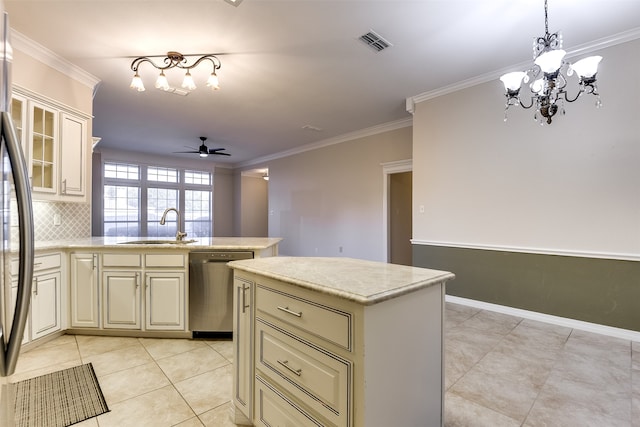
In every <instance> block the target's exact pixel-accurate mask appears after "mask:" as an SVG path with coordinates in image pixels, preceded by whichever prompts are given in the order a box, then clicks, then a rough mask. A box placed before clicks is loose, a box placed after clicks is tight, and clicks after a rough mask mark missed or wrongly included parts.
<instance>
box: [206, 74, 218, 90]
mask: <svg viewBox="0 0 640 427" xmlns="http://www.w3.org/2000/svg"><path fill="white" fill-rule="evenodd" d="M207 86H209V87H210V88H211V89H213V90H218V89H220V82H219V81H218V76H217V75H216V73H211V75H210V76H209V78H208V79H207Z"/></svg>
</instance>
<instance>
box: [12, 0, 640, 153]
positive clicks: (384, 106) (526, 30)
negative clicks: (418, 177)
mask: <svg viewBox="0 0 640 427" xmlns="http://www.w3.org/2000/svg"><path fill="white" fill-rule="evenodd" d="M4 3H5V8H6V10H7V12H9V17H10V24H11V26H12V28H14V29H15V30H17V31H18V32H20V33H22V34H24V35H25V36H27V37H28V38H30V39H32V40H34V41H36V42H38V43H40V44H42V45H43V46H45V47H47V48H49V49H50V50H52V51H54V52H56V53H57V54H59V55H60V56H62V57H63V58H65V59H67V60H69V61H70V62H72V63H74V64H76V65H78V66H79V67H81V68H83V69H85V70H86V71H88V72H89V73H91V74H93V75H95V76H96V77H98V78H99V79H100V80H101V81H102V82H101V83H100V85H99V87H98V89H97V92H96V95H95V102H94V115H95V119H94V125H93V129H94V135H95V136H99V137H101V138H102V140H101V142H100V146H103V147H111V148H115V149H123V150H128V151H132V150H133V151H138V152H153V153H156V154H160V155H176V156H183V157H184V156H190V155H187V154H180V155H178V154H172V152H174V151H182V150H184V149H185V146H191V147H197V146H198V145H199V142H200V141H199V139H198V137H199V136H206V137H208V138H209V139H208V141H207V143H208V145H209V147H210V148H218V147H225V148H226V149H227V152H229V153H230V154H231V157H222V156H210V157H209V159H207V160H205V161H212V160H210V159H211V158H212V157H213V158H214V159H213V161H215V162H217V163H221V164H222V163H225V164H229V165H242V164H251V163H252V160H254V159H259V158H262V157H265V156H270V155H274V154H276V153H280V152H283V151H287V150H295V149H298V148H300V147H303V146H305V145H308V144H311V143H316V142H319V141H323V140H327V139H330V138H336V137H339V136H341V135H344V134H348V133H350V132H355V131H358V130H362V129H366V128H369V127H372V126H376V125H381V124H385V123H389V122H394V121H398V120H403V119H408V118H410V115H409V113H407V111H406V108H405V100H406V98H407V97H411V96H414V95H419V94H421V93H424V92H430V91H434V90H437V89H438V88H442V87H445V86H449V85H453V84H455V83H457V82H460V81H464V80H467V79H472V78H474V77H476V76H480V75H487V74H488V73H493V72H497V71H499V70H506V69H508V68H509V67H514V64H521V63H523V62H526V61H529V60H531V52H532V50H531V43H532V40H533V38H534V37H536V36H540V35H543V34H544V8H543V5H544V2H543V0H422V1H402V0H395V1H376V0H374V1H359V0H342V1H329V0H289V1H271V0H244V1H243V2H242V3H241V4H240V5H239V6H238V7H234V6H232V5H230V4H228V3H226V2H224V1H223V0H173V1H158V0H154V1H145V0H128V1H120V0H110V1H107V0H67V1H57V0H40V1H36V0H14V1H10V0H7V1H5V2H4ZM638 28H640V1H638V0H550V1H549V30H550V31H551V32H554V31H558V30H562V32H563V35H564V41H565V49H568V50H571V49H574V48H577V47H580V46H583V45H586V44H589V43H592V42H593V41H595V40H599V39H603V38H607V37H610V36H612V35H614V34H621V33H625V32H626V33H629V32H631V33H634V34H635V33H636V32H637V29H638ZM371 29H373V30H374V31H376V32H377V33H379V34H380V35H382V36H383V37H385V38H386V39H387V40H389V41H390V42H391V43H392V44H393V46H392V47H391V48H389V49H386V50H384V51H382V52H374V51H373V50H371V49H370V48H369V47H367V46H365V45H364V44H363V43H362V42H360V41H359V40H358V37H359V36H361V35H362V34H364V33H366V32H368V31H369V30H371ZM169 50H175V51H179V52H181V53H183V54H205V53H215V54H219V58H220V60H221V61H222V68H221V69H220V71H219V72H218V75H219V78H220V86H221V89H220V90H219V91H215V92H212V91H210V90H209V89H208V88H206V86H205V85H204V81H205V80H206V76H207V75H208V74H209V73H210V67H209V66H208V65H206V64H204V65H201V66H200V67H198V69H197V70H198V71H199V72H193V73H192V74H194V77H195V78H196V84H199V87H198V88H197V89H196V90H195V91H194V92H192V93H190V94H189V95H188V96H186V97H183V96H178V95H174V94H168V93H164V92H161V91H159V90H157V89H155V88H154V87H153V84H154V82H155V77H156V76H157V74H158V73H157V71H156V70H155V69H154V68H152V67H151V66H150V65H149V64H143V65H142V66H141V67H140V75H141V76H142V78H143V80H144V82H145V85H146V87H147V90H146V91H145V92H140V93H138V92H135V91H133V90H131V89H129V83H130V80H131V77H132V75H133V73H132V72H131V69H130V65H131V61H132V59H133V58H135V57H138V56H147V55H163V54H165V53H166V52H167V51H169ZM605 61H606V58H605ZM166 74H167V77H168V78H169V81H170V83H173V85H175V86H178V85H179V84H180V80H181V78H182V76H183V73H182V72H181V71H178V70H171V71H167V73H166ZM496 90H497V91H500V90H501V86H500V84H499V82H497V83H496ZM305 126H311V127H313V128H319V129H321V130H313V129H305ZM194 156H195V155H194Z"/></svg>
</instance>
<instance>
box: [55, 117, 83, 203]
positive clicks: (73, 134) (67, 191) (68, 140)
mask: <svg viewBox="0 0 640 427" xmlns="http://www.w3.org/2000/svg"><path fill="white" fill-rule="evenodd" d="M60 128H61V129H60V194H61V195H63V196H65V195H66V196H84V193H85V186H86V185H85V180H86V177H85V174H86V155H87V149H88V147H87V121H86V120H85V119H83V118H79V117H76V116H72V115H70V114H67V113H61V114H60Z"/></svg>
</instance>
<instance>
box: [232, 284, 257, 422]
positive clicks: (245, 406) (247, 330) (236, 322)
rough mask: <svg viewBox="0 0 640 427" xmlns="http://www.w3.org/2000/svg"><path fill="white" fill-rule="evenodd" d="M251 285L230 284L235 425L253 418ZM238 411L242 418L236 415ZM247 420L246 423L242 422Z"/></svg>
mask: <svg viewBox="0 0 640 427" xmlns="http://www.w3.org/2000/svg"><path fill="white" fill-rule="evenodd" d="M252 308H253V283H252V282H250V281H248V280H243V279H240V278H237V277H236V278H234V280H233V360H234V364H233V368H234V370H235V372H234V375H233V401H234V404H235V410H236V414H235V422H236V423H240V422H241V421H246V420H251V418H252V417H253V414H252V408H253V404H252V401H253V373H252V372H253V366H251V364H252V361H253V359H252V357H251V355H252V354H253V321H252V318H251V310H252ZM238 411H240V413H241V414H242V416H244V417H242V416H241V415H240V414H238ZM245 419H246V420H245Z"/></svg>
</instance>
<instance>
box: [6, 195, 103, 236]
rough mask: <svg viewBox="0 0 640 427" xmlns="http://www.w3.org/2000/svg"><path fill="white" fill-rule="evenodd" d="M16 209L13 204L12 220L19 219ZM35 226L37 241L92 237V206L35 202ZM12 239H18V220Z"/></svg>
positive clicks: (13, 223)
mask: <svg viewBox="0 0 640 427" xmlns="http://www.w3.org/2000/svg"><path fill="white" fill-rule="evenodd" d="M16 209H17V208H16V205H15V203H12V209H11V216H12V218H17V210H16ZM58 219H59V225H57V224H58V221H57V220H58ZM33 224H34V238H35V240H36V241H48V240H67V239H77V238H87V237H91V204H90V203H65V202H49V201H37V200H34V201H33ZM13 225H15V226H13ZM11 239H12V240H14V239H15V241H17V239H18V227H17V220H16V221H12V227H11Z"/></svg>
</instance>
